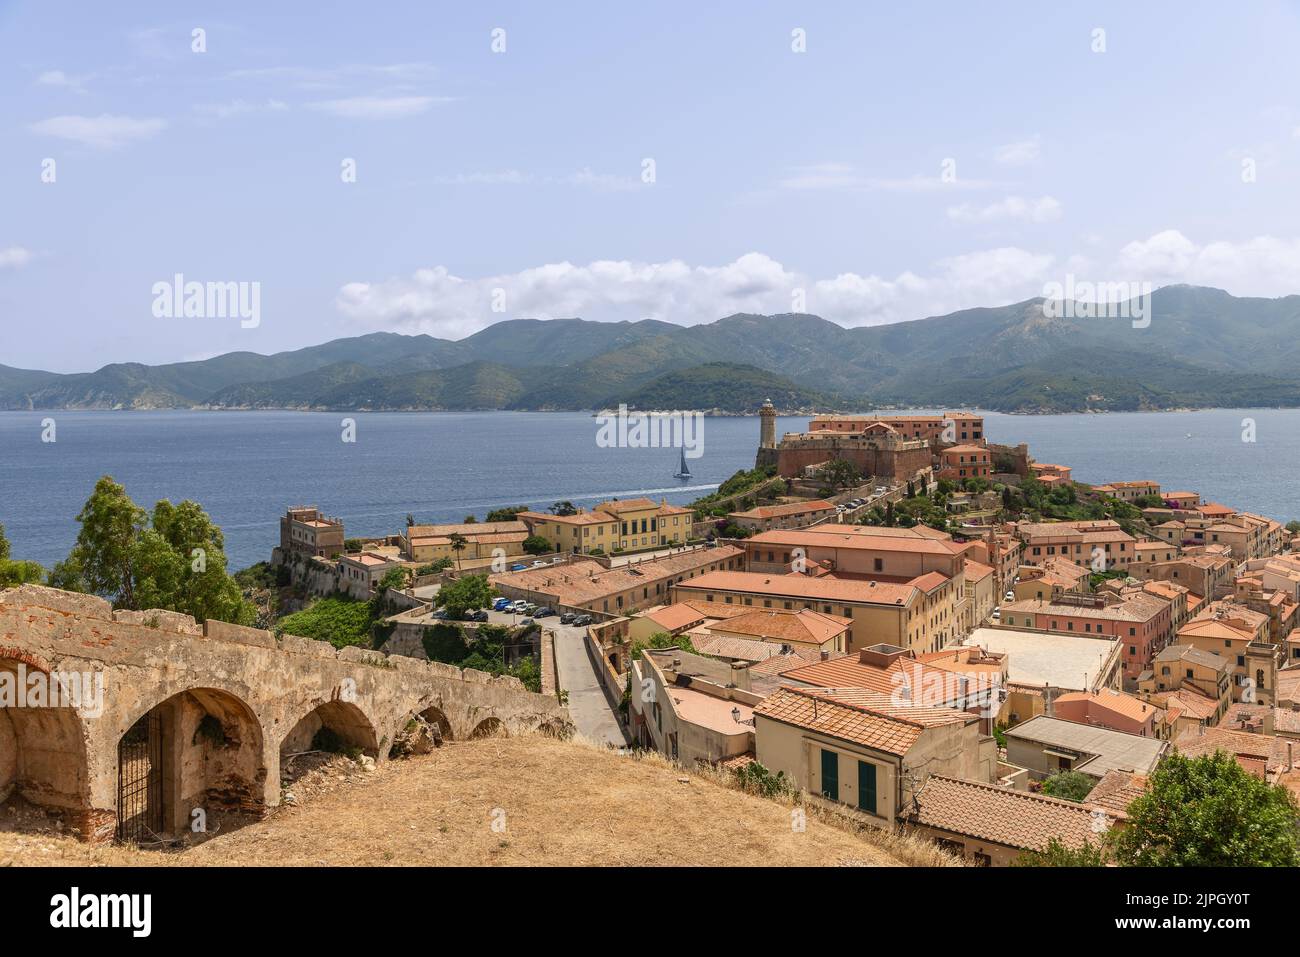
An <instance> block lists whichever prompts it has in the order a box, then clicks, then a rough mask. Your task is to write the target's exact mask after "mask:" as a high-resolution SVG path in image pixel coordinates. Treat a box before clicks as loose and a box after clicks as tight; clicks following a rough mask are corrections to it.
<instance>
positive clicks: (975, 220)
mask: <svg viewBox="0 0 1300 957" xmlns="http://www.w3.org/2000/svg"><path fill="white" fill-rule="evenodd" d="M948 218H949V219H951V220H952V221H953V222H955V223H963V224H981V223H997V222H1003V221H1007V220H1011V221H1015V222H1022V223H1051V222H1055V221H1056V220H1058V219H1060V218H1061V203H1060V201H1059V200H1057V199H1056V198H1055V197H1052V196H1040V197H1038V198H1037V199H1026V198H1025V197H1023V196H1008V197H1006V198H1005V199H1001V200H998V201H997V202H996V203H991V204H989V205H988V206H972V205H971V204H970V203H963V204H962V205H960V206H949V207H948Z"/></svg>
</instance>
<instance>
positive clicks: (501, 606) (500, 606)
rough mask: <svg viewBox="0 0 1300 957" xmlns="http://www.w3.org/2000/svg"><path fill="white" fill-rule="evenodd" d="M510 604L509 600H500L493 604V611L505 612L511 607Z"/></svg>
mask: <svg viewBox="0 0 1300 957" xmlns="http://www.w3.org/2000/svg"><path fill="white" fill-rule="evenodd" d="M510 604H511V601H510V599H509V598H498V599H497V600H496V601H494V602H493V603H492V610H493V611H505V610H506V609H507V608H509V607H510Z"/></svg>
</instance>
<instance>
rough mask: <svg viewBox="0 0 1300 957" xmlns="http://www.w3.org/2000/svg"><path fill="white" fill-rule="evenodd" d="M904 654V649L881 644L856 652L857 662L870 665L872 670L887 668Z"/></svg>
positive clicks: (905, 652)
mask: <svg viewBox="0 0 1300 957" xmlns="http://www.w3.org/2000/svg"><path fill="white" fill-rule="evenodd" d="M906 654H907V649H906V648H899V647H898V646H897V645H889V644H884V643H881V644H876V645H870V646H868V647H866V648H863V649H861V650H860V651H859V652H858V661H859V663H861V664H864V665H870V666H872V667H874V668H888V667H889V666H890V665H891V664H893V663H894V662H895V661H896V660H897V659H899V658H901V657H903V656H904V655H906Z"/></svg>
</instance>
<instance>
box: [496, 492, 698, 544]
mask: <svg viewBox="0 0 1300 957" xmlns="http://www.w3.org/2000/svg"><path fill="white" fill-rule="evenodd" d="M518 517H519V520H520V521H521V522H523V523H524V524H526V525H527V526H528V529H529V533H530V534H532V535H539V536H541V537H542V538H544V539H546V540H547V541H548V542H550V543H551V544H552V545H553V546H554V548H555V550H556V551H559V552H580V553H583V554H590V553H592V552H595V551H600V552H603V553H604V554H606V555H608V554H612V553H613V552H616V551H617V552H634V551H642V550H649V549H653V548H663V547H665V546H669V545H685V544H686V541H687V539H688V538H689V537H690V533H691V523H692V521H693V519H694V513H693V512H692V511H691V509H689V508H682V507H681V506H678V505H669V504H668V502H667V501H666V500H664V501H660V502H655V501H654V500H653V499H648V498H630V499H624V500H619V499H613V500H611V501H608V502H601V503H600V504H599V505H597V506H595V507H594V508H592V509H591V510H590V511H585V510H583V509H578V511H577V512H576V513H575V514H573V515H552V514H550V513H549V512H520V513H519V516H518Z"/></svg>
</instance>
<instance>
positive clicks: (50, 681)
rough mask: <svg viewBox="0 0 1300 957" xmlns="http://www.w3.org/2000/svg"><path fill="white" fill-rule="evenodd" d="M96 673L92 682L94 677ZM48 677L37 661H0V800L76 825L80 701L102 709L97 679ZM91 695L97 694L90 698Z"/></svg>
mask: <svg viewBox="0 0 1300 957" xmlns="http://www.w3.org/2000/svg"><path fill="white" fill-rule="evenodd" d="M96 677H98V681H96V680H95V679H96ZM75 682H76V683H75V685H74V676H73V675H59V674H56V675H54V676H53V677H52V676H51V675H50V673H49V671H48V670H47V669H46V667H45V666H44V665H43V664H40V663H37V662H34V661H23V660H18V659H14V658H5V659H0V804H2V803H4V802H6V801H9V800H11V799H16V800H21V801H28V802H30V803H32V804H35V805H40V806H42V807H45V808H48V809H50V810H53V811H54V812H56V813H58V814H61V815H63V816H64V817H65V818H66V819H67V820H68V823H70V824H71V825H72V826H74V827H82V826H83V825H84V823H85V822H84V821H83V820H82V816H83V814H82V812H86V811H88V810H89V807H88V801H89V772H88V770H87V766H86V743H85V731H84V727H83V724H82V717H81V714H79V713H78V711H77V707H76V706H77V705H80V706H81V707H82V708H83V710H84V711H85V712H86V713H87V714H94V713H96V710H102V708H103V689H104V685H103V677H102V675H99V676H96V675H93V674H90V673H86V674H80V675H76V676H75ZM95 695H98V698H97V699H96V697H95Z"/></svg>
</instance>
